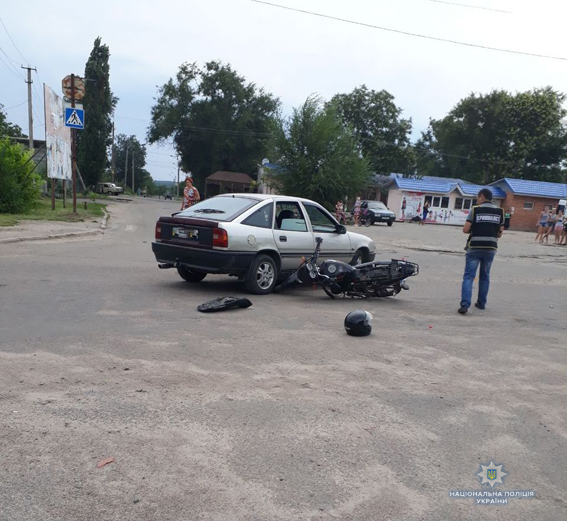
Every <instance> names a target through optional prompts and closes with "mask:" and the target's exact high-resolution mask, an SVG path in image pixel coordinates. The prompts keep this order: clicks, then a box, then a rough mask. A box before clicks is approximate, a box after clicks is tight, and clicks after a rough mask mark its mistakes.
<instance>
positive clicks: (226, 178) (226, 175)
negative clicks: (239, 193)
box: [206, 170, 254, 185]
mask: <svg viewBox="0 0 567 521" xmlns="http://www.w3.org/2000/svg"><path fill="white" fill-rule="evenodd" d="M206 180H207V181H218V182H222V183H236V184H242V185H249V184H250V183H252V181H254V179H252V178H251V177H250V176H249V175H248V174H243V173H242V172H225V171H224V170H218V171H217V172H215V173H214V174H211V175H210V176H209V177H207V179H206Z"/></svg>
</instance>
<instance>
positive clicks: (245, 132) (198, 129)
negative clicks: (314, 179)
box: [116, 115, 272, 137]
mask: <svg viewBox="0 0 567 521" xmlns="http://www.w3.org/2000/svg"><path fill="white" fill-rule="evenodd" d="M116 117H117V118H119V119H131V120H134V121H143V122H144V123H151V120H149V119H141V118H132V117H128V116H118V115H117V116H116ZM183 128H184V129H187V130H194V131H195V132H216V133H218V134H228V135H234V136H239V135H242V136H264V137H269V136H271V135H272V134H270V133H269V132H254V131H253V130H228V129H220V128H209V127H196V126H193V125H183Z"/></svg>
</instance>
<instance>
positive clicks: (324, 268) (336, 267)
mask: <svg viewBox="0 0 567 521" xmlns="http://www.w3.org/2000/svg"><path fill="white" fill-rule="evenodd" d="M315 242H316V247H315V252H314V253H313V255H312V256H311V257H309V258H308V259H305V260H304V261H303V262H302V263H301V265H300V266H299V268H298V269H297V271H295V273H293V274H292V275H290V276H289V277H288V278H287V279H286V280H285V281H284V282H282V283H281V284H280V285H279V286H277V287H276V289H275V291H276V293H278V292H281V291H284V290H286V289H289V288H291V287H294V286H299V285H306V284H316V285H320V286H321V287H322V288H323V290H324V291H325V293H326V294H327V295H328V296H329V297H331V298H333V299H334V298H337V297H338V296H342V297H343V298H345V297H352V298H371V297H378V298H380V297H393V296H395V295H397V294H398V293H400V292H401V291H402V290H408V289H409V286H408V284H407V282H406V279H407V278H409V277H415V276H416V275H418V274H419V266H418V265H417V264H415V263H413V262H408V261H405V260H397V259H392V260H385V261H372V262H366V263H363V264H358V265H356V266H351V265H350V264H346V263H345V262H340V261H335V260H326V261H324V262H323V263H322V264H321V265H318V264H317V262H318V260H319V256H320V254H321V244H323V239H322V238H321V237H317V238H316V239H315Z"/></svg>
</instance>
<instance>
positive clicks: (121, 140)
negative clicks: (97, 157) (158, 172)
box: [114, 134, 152, 190]
mask: <svg viewBox="0 0 567 521" xmlns="http://www.w3.org/2000/svg"><path fill="white" fill-rule="evenodd" d="M126 151H128V152H126ZM114 153H115V157H116V183H117V184H119V185H120V186H123V187H124V188H126V187H130V188H132V164H133V165H134V189H135V190H137V189H138V188H142V189H143V188H144V186H145V185H146V183H148V182H150V181H151V179H152V177H151V175H150V173H149V172H148V171H147V170H146V157H147V152H146V147H145V145H143V144H142V143H140V141H139V140H138V138H137V137H136V136H126V135H125V134H118V136H116V145H115V151H114ZM126 158H128V159H127V160H128V165H126ZM125 173H126V180H125V179H124V174H125Z"/></svg>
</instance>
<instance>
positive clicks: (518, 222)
mask: <svg viewBox="0 0 567 521" xmlns="http://www.w3.org/2000/svg"><path fill="white" fill-rule="evenodd" d="M526 202H529V203H534V207H533V210H526V209H524V203H526ZM558 203H559V200H558V199H546V198H544V197H530V196H524V195H514V194H512V193H511V192H507V197H506V199H505V200H504V201H502V208H504V212H506V210H507V209H508V208H512V207H514V215H512V219H511V220H510V230H518V231H526V232H534V233H535V232H536V231H537V227H536V223H537V219H538V217H539V214H540V213H541V212H542V211H543V210H544V208H545V207H546V206H550V207H552V208H557V204H558Z"/></svg>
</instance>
